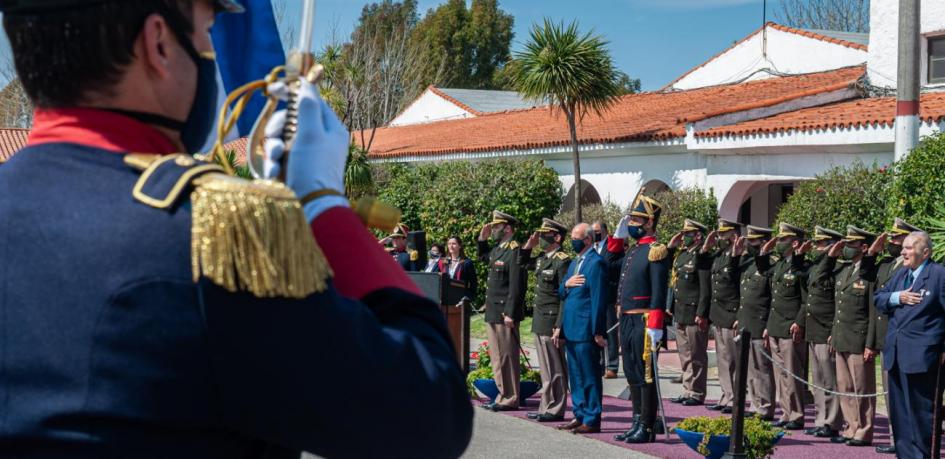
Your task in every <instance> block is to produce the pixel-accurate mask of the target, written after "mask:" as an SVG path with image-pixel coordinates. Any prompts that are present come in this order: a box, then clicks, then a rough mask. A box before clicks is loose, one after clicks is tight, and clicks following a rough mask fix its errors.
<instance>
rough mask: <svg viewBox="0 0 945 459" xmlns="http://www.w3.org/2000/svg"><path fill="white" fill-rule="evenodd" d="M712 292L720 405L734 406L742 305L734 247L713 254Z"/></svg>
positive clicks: (712, 318) (710, 308) (712, 321)
mask: <svg viewBox="0 0 945 459" xmlns="http://www.w3.org/2000/svg"><path fill="white" fill-rule="evenodd" d="M710 257H711V258H712V268H711V270H710V276H711V283H712V294H711V299H710V303H709V304H710V306H709V321H710V322H711V323H712V331H713V333H714V334H715V358H716V362H717V364H718V370H719V385H720V386H721V387H722V397H721V398H720V399H719V402H718V404H719V405H720V406H723V407H731V406H732V401H733V400H734V399H735V370H736V366H737V364H736V362H737V357H738V348H737V347H736V346H735V334H736V331H735V328H734V325H735V320H736V319H737V318H738V317H737V316H738V308H739V297H740V295H739V281H740V279H739V263H738V262H739V259H740V257H736V256H733V255H732V250H731V248H728V249H727V250H716V251H714V252H711V253H710Z"/></svg>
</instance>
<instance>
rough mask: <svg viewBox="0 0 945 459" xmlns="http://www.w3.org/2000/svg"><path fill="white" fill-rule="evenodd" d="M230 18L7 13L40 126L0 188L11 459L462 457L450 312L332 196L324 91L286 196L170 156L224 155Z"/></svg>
mask: <svg viewBox="0 0 945 459" xmlns="http://www.w3.org/2000/svg"><path fill="white" fill-rule="evenodd" d="M239 9H240V5H239V4H238V3H237V2H234V1H227V0H217V1H214V2H211V1H209V0H193V1H173V0H138V1H134V2H129V1H125V0H120V1H119V0H30V1H10V0H7V1H0V11H2V12H3V21H4V28H5V30H6V33H7V34H8V36H9V38H10V43H11V45H12V49H13V56H14V61H15V64H16V68H17V70H18V76H19V78H20V82H21V83H22V85H23V87H24V89H25V91H26V93H27V94H28V95H29V97H30V99H31V101H32V102H33V104H34V106H35V107H36V114H35V122H34V127H33V130H32V132H31V134H30V138H29V141H28V144H27V146H26V147H25V148H24V149H23V150H21V151H20V152H19V153H17V154H16V155H15V156H14V157H13V158H12V159H11V160H9V161H8V162H7V163H6V164H5V165H4V167H3V168H2V170H0V195H2V196H3V198H2V199H0V259H2V260H3V261H2V262H0V317H2V319H0V343H2V344H0V457H16V458H60V457H69V458H103V457H115V458H119V457H121V458H124V457H135V458H167V457H175V458H190V457H193V458H233V457H267V458H271V457H293V458H298V457H299V455H300V452H301V451H303V450H304V451H310V452H313V453H316V454H319V455H321V456H326V457H370V456H382V455H383V456H385V457H418V456H422V457H457V456H459V455H460V454H462V452H463V450H464V449H465V447H466V445H467V444H468V442H469V439H470V435H471V421H472V409H471V407H470V403H469V398H468V395H467V393H466V389H465V384H464V381H463V376H462V373H461V371H460V368H459V367H458V365H457V364H456V361H455V357H454V353H453V349H452V345H451V344H450V343H451V341H450V337H449V334H448V332H447V330H446V327H445V325H444V321H443V318H442V315H441V313H440V311H439V310H438V308H437V306H436V305H434V304H432V303H431V302H429V301H427V300H425V299H424V298H423V297H421V296H420V295H419V292H418V290H417V288H416V287H415V286H413V285H412V284H411V283H410V282H409V279H407V277H406V274H404V272H403V271H402V270H401V269H400V268H398V267H397V266H396V265H395V264H393V263H391V262H390V256H389V255H387V254H386V253H385V252H384V251H383V250H382V249H381V248H380V246H379V245H378V243H377V240H376V239H375V238H374V237H373V236H371V234H370V233H369V232H368V231H367V230H366V228H365V227H364V225H363V223H361V220H360V219H359V217H358V215H357V214H355V213H354V212H353V211H352V210H351V209H350V208H349V206H348V204H347V199H346V198H344V197H343V196H340V193H338V192H337V191H329V190H343V189H344V188H343V183H342V179H341V177H343V167H344V163H345V157H346V155H347V144H348V134H347V132H344V128H343V127H342V126H341V123H340V122H339V121H338V120H337V118H336V117H335V116H334V114H333V113H332V112H331V111H330V109H329V108H328V106H327V105H326V104H325V103H324V102H323V101H322V100H321V99H320V98H318V96H317V90H316V89H315V88H314V86H312V85H311V84H309V83H307V82H303V83H302V85H301V87H300V92H299V101H300V103H299V115H298V116H299V120H300V121H302V122H300V123H299V126H300V127H299V131H298V134H297V136H296V138H295V144H294V146H293V149H292V154H291V156H290V158H289V160H288V162H287V165H286V176H287V178H288V179H287V182H286V185H281V184H277V183H274V182H268V181H252V182H250V181H247V180H243V179H237V178H235V177H233V176H230V175H226V174H224V173H222V172H221V171H222V168H221V167H219V166H217V165H215V164H210V163H205V162H201V161H197V160H195V159H194V158H193V156H191V155H189V154H177V152H196V151H197V150H196V148H197V147H196V146H197V145H201V144H202V143H203V142H202V139H203V140H205V139H207V138H208V136H209V132H210V130H209V129H208V126H209V124H210V121H212V119H213V116H214V113H215V111H216V103H217V93H216V88H215V81H216V80H215V79H216V69H215V63H214V61H213V60H212V59H210V58H209V54H208V52H209V51H210V50H211V49H212V45H211V44H210V37H209V33H208V31H209V29H210V25H211V24H212V21H213V19H214V16H215V12H216V11H217V10H225V11H235V10H239ZM279 118H280V117H273V121H271V122H270V123H271V124H270V126H267V133H268V132H272V134H271V137H270V138H269V139H267V151H268V152H269V153H270V155H272V157H275V152H276V151H278V149H279V148H281V147H284V144H282V143H281V135H280V134H281V132H282V128H281V125H280V124H279V123H280V121H279ZM281 118H282V120H284V117H281ZM181 120H184V121H181ZM270 127H271V128H272V129H269V128H270ZM296 196H309V197H311V199H302V200H301V201H300V200H299V199H297V198H296ZM339 375H341V377H338V376H339ZM379 382H380V384H379ZM405 401H406V402H405ZM367 422H369V423H370V425H371V426H376V425H380V426H383V428H380V429H371V430H369V431H368V430H366V428H367V427H368V424H366V423H367ZM367 432H369V436H370V441H364V438H363V435H364V433H367ZM419 432H422V438H418V433H419Z"/></svg>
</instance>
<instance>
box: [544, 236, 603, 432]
mask: <svg viewBox="0 0 945 459" xmlns="http://www.w3.org/2000/svg"><path fill="white" fill-rule="evenodd" d="M593 244H594V238H593V232H592V231H591V226H590V225H588V224H587V223H578V224H577V225H576V226H575V227H574V229H572V230H571V247H572V248H573V249H574V253H576V254H577V256H576V257H574V260H572V261H571V266H570V267H569V268H568V275H567V279H568V280H567V281H566V282H565V283H564V285H562V286H560V287H558V290H559V293H560V296H561V301H563V302H564V306H563V307H562V310H563V314H564V318H563V320H562V326H561V328H560V329H558V331H557V332H556V334H555V335H554V336H553V337H552V339H553V340H565V351H566V353H567V356H568V357H567V358H568V375H569V376H570V378H569V380H570V384H571V404H572V409H573V410H574V420H572V421H571V422H570V423H568V424H564V425H562V426H560V427H559V428H560V429H562V430H570V431H571V432H573V433H576V434H578V433H597V432H600V416H601V397H602V394H603V384H604V383H603V380H602V379H601V374H602V373H601V362H600V357H601V349H603V348H605V347H606V346H607V339H606V338H605V337H604V336H605V335H606V334H607V310H606V308H607V304H606V303H607V285H606V283H607V264H606V263H605V262H604V259H603V258H601V256H600V255H599V254H598V253H597V251H595V250H593Z"/></svg>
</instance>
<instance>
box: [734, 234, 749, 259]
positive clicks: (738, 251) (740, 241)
mask: <svg viewBox="0 0 945 459" xmlns="http://www.w3.org/2000/svg"><path fill="white" fill-rule="evenodd" d="M747 242H748V239H745V236H736V237H735V243H734V244H732V255H734V256H736V257H740V256H742V254H743V253H745V244H746V243H747Z"/></svg>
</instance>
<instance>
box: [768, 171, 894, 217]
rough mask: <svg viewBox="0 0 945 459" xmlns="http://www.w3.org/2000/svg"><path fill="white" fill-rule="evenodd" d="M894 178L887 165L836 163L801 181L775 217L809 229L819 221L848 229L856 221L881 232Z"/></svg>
mask: <svg viewBox="0 0 945 459" xmlns="http://www.w3.org/2000/svg"><path fill="white" fill-rule="evenodd" d="M892 179H893V177H892V174H891V173H890V172H889V170H887V168H886V167H879V166H878V165H876V164H873V165H870V166H866V165H864V164H863V163H861V162H855V163H853V164H851V165H849V166H835V167H833V168H831V169H828V170H827V171H825V172H823V173H821V174H817V175H816V176H814V178H813V180H807V181H804V182H801V184H800V185H799V186H798V187H797V188H796V189H795V190H794V194H792V195H791V197H790V198H788V200H787V202H786V203H785V204H784V205H783V206H781V209H780V210H779V211H778V215H777V218H775V221H776V222H786V223H791V224H793V225H796V226H799V227H801V228H803V229H805V230H807V231H808V232H812V231H813V230H814V226H815V225H820V226H824V227H827V228H830V229H832V230H834V231H839V232H840V233H846V228H847V225H855V226H857V227H860V228H863V229H865V230H867V231H871V232H876V233H877V234H878V233H881V232H883V231H884V230H885V229H886V228H887V226H888V223H889V218H888V217H887V214H886V199H887V196H889V189H890V185H891V184H892ZM775 225H777V223H776V224H775Z"/></svg>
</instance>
